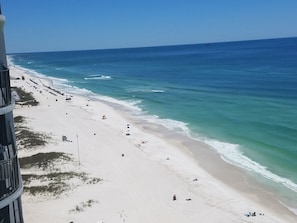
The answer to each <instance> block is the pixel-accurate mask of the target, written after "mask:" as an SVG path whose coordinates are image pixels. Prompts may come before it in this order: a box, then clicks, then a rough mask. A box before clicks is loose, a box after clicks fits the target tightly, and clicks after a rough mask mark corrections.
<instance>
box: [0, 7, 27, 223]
mask: <svg viewBox="0 0 297 223" xmlns="http://www.w3.org/2000/svg"><path fill="white" fill-rule="evenodd" d="M4 23H5V17H4V16H3V15H2V12H1V6H0V223H23V222H24V221H23V214H22V204H21V194H22V191H23V184H22V178H21V173H20V167H19V161H18V157H17V148H16V139H15V130H14V120H13V114H12V110H13V108H14V102H13V100H12V97H11V88H10V76H9V69H8V67H7V60H6V50H5V42H4V31H3V30H4V29H3V28H4Z"/></svg>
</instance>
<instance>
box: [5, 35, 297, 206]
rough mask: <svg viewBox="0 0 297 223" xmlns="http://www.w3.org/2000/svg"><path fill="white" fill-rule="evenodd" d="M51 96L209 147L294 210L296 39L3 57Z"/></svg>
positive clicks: (296, 192) (296, 180)
mask: <svg viewBox="0 0 297 223" xmlns="http://www.w3.org/2000/svg"><path fill="white" fill-rule="evenodd" d="M9 60H10V61H11V63H12V64H14V65H16V66H20V67H22V69H25V70H26V72H30V73H31V75H36V76H43V77H44V76H46V77H48V78H49V79H50V80H51V81H52V83H53V85H54V87H55V88H57V89H62V90H63V91H66V92H68V93H69V94H71V93H76V94H82V95H85V96H88V97H92V98H96V99H98V100H101V101H104V102H106V103H110V104H112V105H114V106H120V107H122V108H125V109H126V110H127V111H129V112H130V113H131V114H134V115H135V116H137V117H139V118H141V119H145V120H146V121H149V122H152V123H158V124H162V125H163V126H164V127H166V128H168V129H170V130H171V131H175V132H177V133H179V134H183V135H186V136H187V137H191V138H192V139H195V140H198V141H203V142H205V143H206V144H208V145H210V146H212V147H213V149H214V150H216V151H217V152H218V153H219V154H220V155H221V157H222V159H224V160H225V161H226V162H228V163H231V164H233V165H235V166H238V167H239V168H242V169H243V170H245V171H246V173H247V174H249V175H251V176H252V177H254V178H255V179H256V180H257V181H259V182H261V183H262V184H264V185H265V186H267V187H269V188H270V189H271V190H272V191H274V192H275V193H276V194H278V196H279V197H280V199H281V200H280V201H281V202H283V203H286V204H287V205H288V206H290V208H291V209H292V210H295V211H296V210H297V118H296V114H297V38H282V39H268V40H254V41H239V42H225V43H209V44H195V45H178V46H161V47H144V48H130V49H128V48H126V49H110V50H85V51H67V52H40V53H18V54H10V55H9Z"/></svg>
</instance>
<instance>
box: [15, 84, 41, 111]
mask: <svg viewBox="0 0 297 223" xmlns="http://www.w3.org/2000/svg"><path fill="white" fill-rule="evenodd" d="M11 89H12V91H15V92H16V93H17V94H18V96H19V99H20V100H18V101H17V102H16V104H21V105H30V106H37V105H38V104H39V102H38V101H36V99H35V98H34V97H33V95H32V93H30V92H26V91H24V90H23V89H21V88H18V87H11Z"/></svg>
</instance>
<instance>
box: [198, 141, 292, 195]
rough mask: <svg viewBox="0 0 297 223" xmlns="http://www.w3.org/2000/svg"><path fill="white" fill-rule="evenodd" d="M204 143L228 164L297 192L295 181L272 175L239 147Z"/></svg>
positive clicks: (221, 143)
mask: <svg viewBox="0 0 297 223" xmlns="http://www.w3.org/2000/svg"><path fill="white" fill-rule="evenodd" d="M203 141H204V142H205V143H206V144H208V145H210V146H211V147H212V148H214V149H215V150H216V151H217V152H218V153H219V154H220V155H221V157H222V159H223V160H225V161H226V162H228V163H230V164H233V165H236V166H239V167H241V168H243V169H245V170H248V171H251V172H253V173H256V174H258V175H260V176H262V177H265V178H266V179H268V180H272V181H273V182H275V183H278V184H282V185H283V186H285V187H287V188H289V189H290V190H292V191H294V192H297V185H296V184H295V183H294V182H293V181H291V180H289V179H286V178H283V177H280V176H278V175H276V174H274V173H272V172H271V171H269V170H268V169H267V167H265V166H262V165H261V164H259V163H257V162H255V161H253V160H252V159H250V158H248V157H247V156H245V155H244V154H243V153H242V151H241V150H240V146H239V145H236V144H230V143H226V142H220V141H217V140H210V139H203Z"/></svg>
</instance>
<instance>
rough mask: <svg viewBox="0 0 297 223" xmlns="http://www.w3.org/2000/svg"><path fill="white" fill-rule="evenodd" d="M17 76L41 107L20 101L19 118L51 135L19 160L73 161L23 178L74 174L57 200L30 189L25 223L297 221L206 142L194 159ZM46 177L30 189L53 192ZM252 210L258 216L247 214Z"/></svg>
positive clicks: (102, 109)
mask: <svg viewBox="0 0 297 223" xmlns="http://www.w3.org/2000/svg"><path fill="white" fill-rule="evenodd" d="M10 74H11V77H12V79H11V86H12V87H18V88H22V89H24V90H25V91H26V92H32V95H33V96H34V98H35V99H36V100H37V101H38V102H39V104H38V105H37V106H25V105H24V106H21V105H19V104H17V105H16V107H15V109H14V116H15V117H16V116H23V117H24V118H25V121H24V125H25V126H26V127H27V128H28V129H31V130H32V131H34V132H38V133H42V134H44V135H47V136H48V140H47V144H46V145H44V146H37V147H34V148H32V149H30V148H26V149H24V148H22V146H20V147H19V148H20V150H19V153H18V156H19V158H24V157H30V156H33V155H34V154H38V153H51V152H56V153H63V154H66V155H67V156H68V157H70V158H71V159H70V160H69V159H61V160H60V161H58V160H56V161H55V162H53V163H51V165H50V166H49V167H47V168H43V169H42V168H37V167H31V168H27V169H26V168H25V169H23V168H22V174H23V175H27V176H28V175H29V174H37V175H43V176H44V175H47V174H51V173H66V172H67V173H72V175H73V176H74V177H72V178H71V177H68V178H67V177H66V178H63V183H64V184H65V188H66V189H67V190H65V191H63V192H61V193H60V194H58V195H55V194H52V193H47V192H46V191H45V192H43V193H39V192H37V193H36V194H35V195H33V194H31V193H29V192H28V191H26V190H25V191H24V193H23V196H22V201H23V214H24V220H25V222H30V223H35V222H36V223H37V222H43V223H52V222H55V223H69V222H73V223H98V222H100V223H101V222H104V223H119V222H129V223H140V222H141V223H153V222H154V223H167V222H168V223H169V222H170V223H174V222H176V223H177V222H178V223H180V222H183V223H194V222H211V223H212V222H220V223H224V222H226V223H227V222H228V223H230V222H256V223H262V222H263V223H264V222H265V223H277V222H278V223H281V222H283V223H285V222H286V223H288V222H292V223H293V222H296V215H294V214H293V213H291V212H290V211H289V210H288V209H286V208H284V207H283V206H281V205H280V204H278V202H277V201H276V200H274V199H273V197H272V196H269V194H265V193H262V192H261V190H258V189H257V187H256V186H254V185H248V183H246V181H245V179H246V178H245V176H244V175H243V174H242V172H241V171H240V170H237V169H236V168H234V167H231V166H230V165H228V164H226V163H224V162H223V161H221V159H220V158H219V156H218V155H216V153H215V152H214V151H213V150H210V149H208V148H207V147H206V146H205V145H203V144H198V143H197V146H201V147H203V148H202V150H203V149H204V150H205V151H207V152H205V153H203V154H193V152H191V150H189V149H188V148H187V146H186V145H187V144H186V143H182V142H179V140H178V139H175V140H174V139H171V140H169V138H170V137H165V136H162V135H161V134H157V133H156V134H155V133H154V130H153V129H152V128H151V127H150V126H143V125H141V123H139V122H138V123H135V122H133V120H128V119H127V117H126V116H125V115H123V114H122V113H121V112H120V111H117V110H115V109H114V108H112V107H110V106H108V105H106V104H104V103H101V102H100V101H95V100H89V99H88V98H84V97H81V96H78V95H71V97H70V96H68V97H69V98H68V99H69V100H66V95H62V94H59V93H58V92H56V91H54V90H53V89H50V88H48V87H47V86H49V82H48V81H47V80H45V79H40V78H36V77H32V76H28V73H26V72H24V71H23V70H21V69H19V68H17V67H14V66H12V67H10ZM22 76H24V80H22V78H21V77H22ZM16 78H18V79H16ZM104 116H105V117H104ZM63 136H64V141H63ZM197 151H200V150H197ZM198 153H199V152H198ZM197 156H198V157H199V156H200V158H201V160H199V159H196V157H197ZM202 160H204V161H205V162H203V161H202ZM214 163H215V164H216V168H212V164H214ZM220 167H221V169H220ZM47 176H48V177H45V178H41V179H42V180H38V178H37V177H36V176H35V178H33V180H32V181H31V182H30V183H28V182H27V183H26V182H24V185H25V187H27V188H28V187H31V189H32V188H33V187H34V186H38V185H43V186H48V187H51V186H52V185H51V182H52V179H50V177H49V175H47ZM60 183H61V182H60ZM62 185H63V184H62ZM174 195H176V200H173V196H174ZM253 212H256V216H249V217H248V216H247V214H248V213H253Z"/></svg>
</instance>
